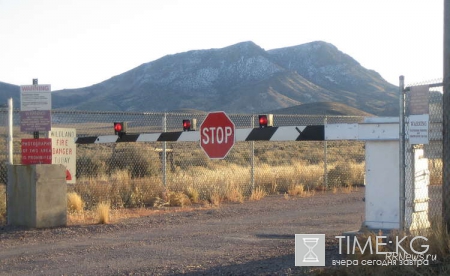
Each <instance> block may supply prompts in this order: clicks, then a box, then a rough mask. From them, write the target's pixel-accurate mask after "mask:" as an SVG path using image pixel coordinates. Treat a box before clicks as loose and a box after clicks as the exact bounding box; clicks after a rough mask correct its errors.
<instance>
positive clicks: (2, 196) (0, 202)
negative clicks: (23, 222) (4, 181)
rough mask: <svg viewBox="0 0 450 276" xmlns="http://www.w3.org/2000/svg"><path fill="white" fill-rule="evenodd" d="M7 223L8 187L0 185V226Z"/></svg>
mask: <svg viewBox="0 0 450 276" xmlns="http://www.w3.org/2000/svg"><path fill="white" fill-rule="evenodd" d="M3 223H6V185H0V224H3Z"/></svg>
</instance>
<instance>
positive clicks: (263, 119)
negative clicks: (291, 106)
mask: <svg viewBox="0 0 450 276" xmlns="http://www.w3.org/2000/svg"><path fill="white" fill-rule="evenodd" d="M258 121H259V128H266V127H273V114H264V115H258Z"/></svg>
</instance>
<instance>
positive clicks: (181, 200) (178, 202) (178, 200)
mask: <svg viewBox="0 0 450 276" xmlns="http://www.w3.org/2000/svg"><path fill="white" fill-rule="evenodd" d="M168 205H169V206H171V207H184V206H188V205H191V200H190V199H189V197H188V196H187V195H186V194H184V193H182V192H169V193H168Z"/></svg>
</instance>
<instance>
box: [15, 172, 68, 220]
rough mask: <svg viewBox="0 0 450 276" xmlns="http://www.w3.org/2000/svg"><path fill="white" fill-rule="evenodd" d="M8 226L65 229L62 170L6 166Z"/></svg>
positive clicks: (65, 200)
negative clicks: (61, 227) (58, 227)
mask: <svg viewBox="0 0 450 276" xmlns="http://www.w3.org/2000/svg"><path fill="white" fill-rule="evenodd" d="M7 195H8V200H7V204H8V206H7V207H8V211H7V212H8V224H9V225H14V226H26V227H33V228H46V227H57V226H65V225H67V184H66V168H65V167H64V165H61V164H36V165H9V166H8V186H7Z"/></svg>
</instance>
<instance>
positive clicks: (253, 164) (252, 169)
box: [250, 114, 255, 191]
mask: <svg viewBox="0 0 450 276" xmlns="http://www.w3.org/2000/svg"><path fill="white" fill-rule="evenodd" d="M251 120H252V121H251V123H250V126H251V127H252V128H254V127H255V115H254V114H253V115H252V118H251ZM250 144H251V151H252V156H251V166H252V168H251V181H252V191H253V190H254V189H255V141H251V142H250Z"/></svg>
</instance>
